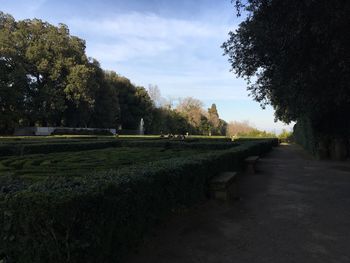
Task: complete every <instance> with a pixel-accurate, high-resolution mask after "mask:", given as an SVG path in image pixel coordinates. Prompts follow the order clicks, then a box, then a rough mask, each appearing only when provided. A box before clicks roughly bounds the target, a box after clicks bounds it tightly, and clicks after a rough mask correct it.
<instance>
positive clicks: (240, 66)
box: [223, 0, 350, 150]
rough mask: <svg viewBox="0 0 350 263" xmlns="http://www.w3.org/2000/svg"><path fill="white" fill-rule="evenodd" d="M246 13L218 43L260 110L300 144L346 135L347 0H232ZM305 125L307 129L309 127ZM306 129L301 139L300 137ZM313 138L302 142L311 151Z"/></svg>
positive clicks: (349, 91) (349, 77)
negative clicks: (289, 125)
mask: <svg viewBox="0 0 350 263" xmlns="http://www.w3.org/2000/svg"><path fill="white" fill-rule="evenodd" d="M235 3H236V6H237V7H238V8H239V9H241V8H243V9H244V11H246V12H247V13H248V16H247V18H246V19H245V21H243V22H242V23H241V24H240V25H239V27H238V29H237V30H236V31H235V32H230V38H229V39H228V41H226V42H225V43H224V44H223V48H224V50H225V53H226V54H227V55H228V56H229V61H230V63H231V65H232V69H233V71H234V72H235V73H236V74H238V76H241V77H245V78H247V79H248V84H249V86H248V89H249V90H250V91H251V94H252V95H253V97H254V99H255V100H257V101H259V102H260V103H261V104H262V105H265V104H268V103H269V104H271V105H272V106H273V107H274V108H275V116H276V118H277V119H280V120H282V121H285V122H290V121H298V122H299V121H300V122H301V123H300V125H299V127H300V129H299V128H298V134H297V136H298V137H299V138H301V137H304V138H305V139H309V138H310V139H311V140H313V139H316V140H317V138H316V137H317V136H316V137H314V135H311V133H317V134H318V135H319V136H321V137H340V138H342V139H343V140H344V141H346V140H348V138H349V133H350V118H347V116H348V115H349V112H350V106H349V105H350V103H349V102H350V86H349V82H350V63H349V59H350V38H349V37H347V35H348V33H349V28H350V16H349V13H350V2H349V1H344V0H340V1H328V0H319V1H308V0H302V1H292V0H289V1H279V0H248V1H246V2H244V1H235ZM305 120H308V121H307V122H310V125H311V126H310V127H312V128H311V129H312V130H313V131H312V132H311V133H310V129H309V128H308V127H307V126H309V124H306V123H305ZM302 131H305V132H306V134H304V135H301V132H302ZM315 143H316V144H317V143H318V142H316V141H311V142H304V143H303V144H304V145H307V144H308V145H307V148H308V149H310V150H311V149H312V148H314V144H315Z"/></svg>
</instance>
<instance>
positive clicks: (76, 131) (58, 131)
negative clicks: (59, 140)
mask: <svg viewBox="0 0 350 263" xmlns="http://www.w3.org/2000/svg"><path fill="white" fill-rule="evenodd" d="M52 135H113V133H111V132H110V131H109V130H99V129H96V130H85V129H65V128H57V129H56V130H55V131H54V132H53V133H52Z"/></svg>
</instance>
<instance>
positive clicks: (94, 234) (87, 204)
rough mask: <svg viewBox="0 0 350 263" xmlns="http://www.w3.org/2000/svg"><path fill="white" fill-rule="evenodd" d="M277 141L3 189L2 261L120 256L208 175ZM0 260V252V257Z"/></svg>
mask: <svg viewBox="0 0 350 263" xmlns="http://www.w3.org/2000/svg"><path fill="white" fill-rule="evenodd" d="M274 143H275V140H260V141H252V142H246V143H244V144H242V145H241V146H238V147H235V148H231V149H228V150H222V151H213V153H207V154H200V155H197V156H189V157H187V158H173V159H168V160H163V161H158V162H153V163H150V164H149V165H147V166H133V167H128V168H122V169H120V170H116V171H115V170H111V171H106V172H99V173H95V174H92V175H88V176H82V177H79V178H66V177H60V178H48V179H47V180H45V181H42V182H39V183H36V184H34V185H31V186H28V187H25V184H21V183H19V182H17V184H18V185H19V187H18V188H17V191H16V189H15V190H13V191H9V192H0V209H1V210H0V211H1V214H0V225H1V226H2V228H3V229H2V231H1V234H0V248H1V250H0V255H1V256H2V258H3V259H4V260H7V261H5V262H17V263H21V262H57V263H60V262H119V261H120V260H121V259H122V258H123V257H124V256H125V255H126V254H127V253H129V252H130V250H131V249H132V248H133V247H135V246H136V245H137V244H138V243H139V242H140V241H141V240H142V237H143V235H144V234H145V232H146V231H147V230H148V229H149V228H150V227H152V226H153V225H155V224H156V223H157V222H159V220H161V219H162V218H163V217H164V216H165V215H167V214H169V213H171V212H172V211H173V210H174V209H176V208H178V207H183V206H190V205H192V204H194V203H196V202H198V201H199V200H202V199H203V198H204V197H205V195H206V191H207V183H208V179H209V178H210V177H212V176H214V175H216V174H217V173H219V172H222V171H224V170H238V169H239V168H240V165H241V164H242V163H243V162H242V160H243V159H244V158H246V157H247V156H249V155H260V154H263V153H265V152H267V151H268V150H270V149H271V147H272V145H273V144H274ZM0 260H1V257H0Z"/></svg>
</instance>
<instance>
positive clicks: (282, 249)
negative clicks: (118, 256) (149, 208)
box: [127, 145, 350, 263]
mask: <svg viewBox="0 0 350 263" xmlns="http://www.w3.org/2000/svg"><path fill="white" fill-rule="evenodd" d="M258 169H259V172H258V173H257V174H256V175H253V176H244V177H242V178H241V179H240V196H241V198H242V199H241V200H240V201H238V202H236V203H234V204H233V205H228V204H223V203H220V202H216V201H208V202H206V203H205V204H203V205H201V206H199V207H197V208H196V209H193V210H191V211H188V212H186V213H184V214H183V215H179V216H177V217H176V218H173V219H172V220H171V221H170V222H167V223H166V224H164V225H163V226H161V227H159V228H158V229H157V230H156V232H155V233H154V235H153V237H150V238H148V240H147V241H146V242H145V244H144V245H143V246H142V247H141V248H140V249H139V251H138V252H137V253H136V254H135V255H133V256H131V258H130V259H128V260H127V262H130V263H141V262H142V263H145V262H152V263H175V262H176V263H180V262H181V263H190V262H191V263H197V262H198V263H209V262H210V263H220V262H222V263H226V262H227V263H229V262H232V263H233V262H247V263H255V262H259V263H260V262H269V263H271V262H281V263H288V262H298V263H301V262H308V263H310V262H317V263H322V262H327V263H333V262H334V263H335V262H337V263H342V262H344V263H345V262H346V263H349V262H350V163H349V162H347V163H344V162H343V163H340V162H320V161H315V160H312V159H311V158H308V157H307V155H306V154H305V153H304V152H303V151H302V150H301V149H300V148H298V147H297V146H293V145H292V146H288V145H281V146H280V147H278V148H276V149H275V150H273V151H272V152H271V153H269V154H268V155H267V156H265V157H264V158H263V159H261V160H260V163H259V166H258Z"/></svg>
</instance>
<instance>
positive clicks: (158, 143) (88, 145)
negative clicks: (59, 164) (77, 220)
mask: <svg viewBox="0 0 350 263" xmlns="http://www.w3.org/2000/svg"><path fill="white" fill-rule="evenodd" d="M237 145H238V144H237V143H232V142H217V143H214V142H203V141H198V142H197V141H196V142H186V141H171V140H166V141H165V140H122V139H113V140H96V141H91V142H86V141H68V142H65V141H60V142H44V143H23V144H22V143H12V144H4V145H0V156H11V155H26V154H43V153H53V152H75V151H85V150H95V149H104V148H109V147H119V146H123V147H163V148H192V149H212V150H220V149H228V148H231V147H234V146H237Z"/></svg>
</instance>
